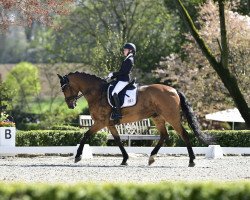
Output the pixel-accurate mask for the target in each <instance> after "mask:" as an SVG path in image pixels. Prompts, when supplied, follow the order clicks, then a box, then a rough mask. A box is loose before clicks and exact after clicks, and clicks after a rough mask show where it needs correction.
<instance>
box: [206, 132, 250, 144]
mask: <svg viewBox="0 0 250 200" xmlns="http://www.w3.org/2000/svg"><path fill="white" fill-rule="evenodd" d="M204 132H206V133H208V134H211V135H213V136H214V137H215V139H216V143H217V144H219V145H220V146H222V147H250V130H227V131H215V130H213V131H204Z"/></svg>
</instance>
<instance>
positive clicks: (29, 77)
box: [5, 62, 41, 111]
mask: <svg viewBox="0 0 250 200" xmlns="http://www.w3.org/2000/svg"><path fill="white" fill-rule="evenodd" d="M5 83H6V85H7V86H8V88H9V89H10V90H11V91H14V92H15V94H16V95H15V97H14V98H13V105H14V106H15V107H17V108H18V109H20V110H21V111H29V110H30V99H34V98H35V97H38V95H39V92H40V89H41V86H40V82H39V77H38V69H37V67H35V66H34V65H32V64H30V63H26V62H22V63H19V64H18V65H16V66H15V67H14V68H12V69H11V71H10V72H9V74H8V75H7V78H6V81H5ZM14 106H13V107H14Z"/></svg>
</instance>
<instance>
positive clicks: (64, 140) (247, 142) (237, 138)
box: [16, 127, 250, 147]
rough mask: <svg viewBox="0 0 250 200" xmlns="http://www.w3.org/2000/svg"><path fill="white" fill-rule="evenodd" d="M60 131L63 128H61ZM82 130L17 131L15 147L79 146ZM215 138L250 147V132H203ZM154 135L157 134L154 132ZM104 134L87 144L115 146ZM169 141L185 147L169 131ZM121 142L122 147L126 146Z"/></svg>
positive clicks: (148, 143) (193, 139)
mask: <svg viewBox="0 0 250 200" xmlns="http://www.w3.org/2000/svg"><path fill="white" fill-rule="evenodd" d="M61 128H62V129H63V128H65V127H61ZM83 132H85V131H83V130H82V129H77V128H75V130H32V131H17V136H16V145H17V146H74V145H77V144H79V142H80V140H81V138H82V136H83ZM188 133H189V138H190V141H191V144H192V146H194V147H197V146H198V147H200V146H207V145H204V144H202V143H200V142H199V141H198V140H197V138H196V137H195V136H194V134H193V133H192V132H190V131H189V132H188ZM204 133H206V134H211V135H212V136H214V138H215V142H216V143H217V144H219V145H221V146H222V147H250V130H230V131H228V130H227V131H204ZM155 134H158V133H157V132H155ZM107 135H108V133H106V132H98V133H97V134H95V136H94V137H92V138H91V139H90V141H89V142H88V143H89V144H90V145H92V146H104V145H107V144H108V145H116V144H115V143H114V142H108V141H107ZM169 137H170V138H169V140H168V141H166V142H165V144H164V146H170V147H172V146H179V147H184V146H186V145H185V143H184V142H183V141H182V139H180V137H179V136H178V135H177V134H176V133H175V132H174V131H169ZM157 142H158V141H132V143H131V144H132V146H155V145H156V143H157ZM126 143H127V141H126V142H123V144H124V145H127V144H126Z"/></svg>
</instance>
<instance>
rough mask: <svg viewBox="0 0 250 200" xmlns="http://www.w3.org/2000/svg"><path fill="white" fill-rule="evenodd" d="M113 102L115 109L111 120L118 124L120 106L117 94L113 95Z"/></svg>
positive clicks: (120, 116)
mask: <svg viewBox="0 0 250 200" xmlns="http://www.w3.org/2000/svg"><path fill="white" fill-rule="evenodd" d="M113 98H114V102H115V107H114V108H113V113H112V114H111V119H113V120H114V121H115V123H116V124H118V123H119V120H120V119H121V118H122V115H121V105H120V100H119V97H118V94H116V93H115V94H114V95H113Z"/></svg>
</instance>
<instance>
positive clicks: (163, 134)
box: [148, 117, 169, 165]
mask: <svg viewBox="0 0 250 200" xmlns="http://www.w3.org/2000/svg"><path fill="white" fill-rule="evenodd" d="M153 121H154V124H155V126H156V128H157V130H158V131H159V132H160V140H159V141H158V143H157V145H156V146H155V148H154V149H153V151H152V152H151V154H150V157H149V160H148V164H149V165H151V164H152V163H154V162H155V159H154V158H155V156H156V154H157V153H158V151H159V150H160V148H161V147H162V145H163V143H164V141H165V140H166V139H168V137H169V136H168V132H167V129H166V127H165V120H164V119H162V118H160V117H157V118H153Z"/></svg>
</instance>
